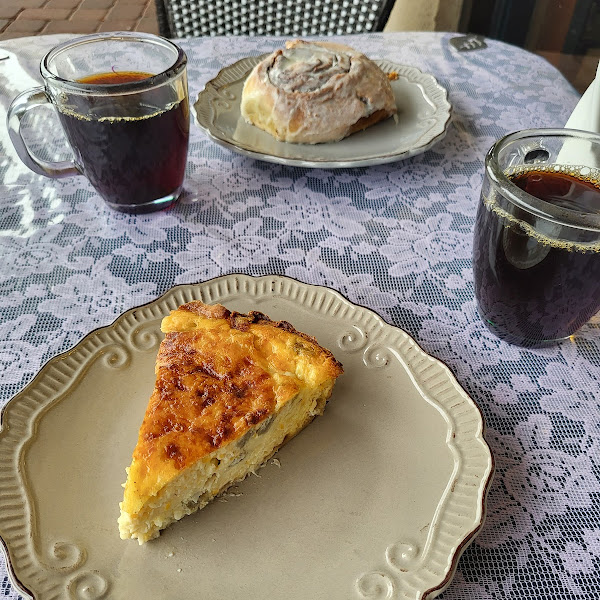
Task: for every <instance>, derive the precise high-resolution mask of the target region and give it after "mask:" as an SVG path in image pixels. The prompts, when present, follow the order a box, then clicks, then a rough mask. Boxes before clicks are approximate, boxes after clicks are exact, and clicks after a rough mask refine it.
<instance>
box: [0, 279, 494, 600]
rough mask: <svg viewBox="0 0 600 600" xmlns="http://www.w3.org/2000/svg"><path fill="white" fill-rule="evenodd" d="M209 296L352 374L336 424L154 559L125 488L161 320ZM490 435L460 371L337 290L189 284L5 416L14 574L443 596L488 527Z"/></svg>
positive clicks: (214, 590)
mask: <svg viewBox="0 0 600 600" xmlns="http://www.w3.org/2000/svg"><path fill="white" fill-rule="evenodd" d="M192 299H202V300H203V301H205V302H221V303H223V304H225V305H227V306H228V307H230V308H232V309H235V310H239V311H244V312H246V311H248V310H250V309H257V310H260V311H262V312H265V313H266V314H268V315H270V316H271V317H272V318H274V319H287V320H289V321H291V322H292V323H293V324H294V325H295V326H296V327H298V328H300V329H301V330H303V331H306V332H308V333H310V334H313V335H316V336H317V338H318V339H319V341H320V342H321V343H322V344H324V345H325V346H326V347H327V348H329V349H330V350H332V351H333V353H334V354H335V356H336V357H337V358H338V359H339V360H341V361H342V363H343V364H344V369H345V374H344V375H343V376H342V377H340V378H339V380H338V383H337V384H336V388H335V390H334V394H333V396H332V398H331V400H330V402H329V405H328V408H327V410H326V411H325V415H324V416H323V417H320V418H319V419H317V420H316V421H315V422H313V423H312V424H311V425H310V426H309V427H308V428H307V429H305V430H304V431H303V432H302V433H301V434H300V435H299V436H298V437H296V438H295V439H293V440H292V441H291V442H290V443H289V444H287V445H286V446H285V447H284V448H282V449H281V450H280V451H279V452H278V453H277V455H276V457H277V460H273V459H272V460H271V461H269V463H268V464H267V465H266V466H264V468H262V469H261V470H260V471H259V472H258V476H257V477H254V476H250V477H249V478H247V479H246V480H245V481H243V482H242V483H241V484H239V485H238V486H237V487H235V488H234V489H233V490H232V491H230V493H228V494H227V495H225V496H224V497H222V498H220V501H219V500H217V501H215V502H213V503H212V504H210V505H209V506H208V507H206V508H205V509H204V510H202V511H200V512H198V513H196V514H195V515H192V516H189V517H186V518H184V519H183V520H181V521H179V522H178V523H175V524H174V525H172V526H171V527H170V528H168V529H167V530H165V531H164V532H163V533H162V535H161V536H160V537H159V538H158V539H156V540H153V541H151V542H149V543H147V544H145V545H143V546H139V545H138V544H137V542H135V541H133V540H127V541H123V540H121V539H119V534H118V529H117V517H118V515H119V507H118V503H119V501H120V500H121V498H122V488H121V483H122V482H123V481H124V479H125V467H126V466H127V465H129V462H130V458H131V453H132V450H133V447H134V444H135V441H136V438H137V431H138V427H139V425H140V423H141V421H142V417H143V414H144V411H145V408H146V403H147V400H148V397H149V394H150V393H151V391H152V388H153V383H154V359H155V356H156V351H157V349H158V345H159V343H160V340H161V338H162V335H161V334H160V329H159V324H160V320H161V318H162V317H163V316H164V315H166V314H168V312H169V310H170V309H174V308H176V307H177V306H179V305H180V304H182V303H184V302H188V301H190V300H192ZM482 430H483V422H482V417H481V413H480V411H479V409H478V408H477V406H476V405H475V404H474V402H473V401H472V400H471V399H470V398H469V397H468V396H467V394H466V393H465V392H464V391H463V390H462V389H461V388H460V386H459V385H458V384H457V382H456V380H455V379H454V377H453V376H452V374H451V373H450V371H449V370H448V368H447V367H446V366H444V365H443V364H442V363H440V362H439V361H438V360H436V359H434V358H432V357H431V356H428V355H427V354H425V353H424V352H423V351H422V350H421V349H420V348H419V346H417V344H416V343H415V342H414V341H413V340H412V339H411V338H410V337H409V336H408V335H407V334H406V333H405V332H403V331H402V330H400V329H397V328H395V327H392V326H390V325H388V324H386V323H385V322H384V321H382V319H381V318H380V317H378V316H377V315H376V314H375V313H373V312H371V311H370V310H367V309H366V308H361V307H359V306H356V305H354V304H352V303H350V302H349V301H348V300H346V299H344V298H343V297H342V296H340V295H339V294H338V293H336V292H334V291H332V290H330V289H327V288H323V287H315V286H309V285H305V284H302V283H299V282H298V281H295V280H292V279H287V278H283V277H276V276H267V277H261V278H252V277H248V276H245V275H229V276H226V277H222V278H219V279H215V280H212V281H209V282H206V283H202V284H199V285H184V286H179V287H175V288H173V289H172V290H171V291H169V292H168V293H167V294H165V295H164V296H163V297H161V298H159V299H158V300H156V301H154V302H151V303H150V304H147V305H145V306H141V307H139V308H136V309H133V310H130V311H128V312H126V313H125V314H124V315H122V316H121V317H119V318H118V319H117V320H116V321H115V322H114V323H113V324H112V325H110V326H108V327H104V328H102V329H98V330H96V331H94V332H92V333H90V334H89V335H88V336H87V337H85V338H84V339H83V340H82V341H81V342H80V343H79V344H78V345H77V346H76V347H75V348H73V349H72V350H71V351H69V352H67V353H65V354H63V355H60V356H58V357H56V358H54V359H52V360H51V361H50V362H49V363H47V364H46V365H45V366H44V367H43V369H42V370H41V371H40V373H39V374H38V375H37V376H36V378H35V379H34V380H33V381H32V382H31V383H30V384H29V385H28V386H27V387H26V388H25V389H24V390H23V391H22V392H21V393H19V394H18V395H17V396H16V397H15V398H13V399H12V400H11V401H10V402H9V404H8V405H7V406H6V407H5V410H4V412H3V415H2V431H1V432H0V534H1V537H2V540H3V542H4V545H5V548H6V550H7V554H8V559H9V560H8V563H9V569H10V572H11V577H12V579H13V581H14V583H15V585H16V587H17V588H18V589H19V590H21V591H22V593H24V594H30V595H32V596H34V597H35V598H36V599H38V600H54V599H63V598H64V599H67V598H69V599H77V600H92V599H98V598H110V599H111V600H165V599H166V598H176V599H178V600H182V599H185V598H190V597H194V598H202V599H203V600H217V599H220V600H222V599H223V598H231V599H239V600H242V599H243V600H253V599H256V600H258V599H261V600H262V599H264V598H270V599H273V600H276V599H281V600H283V599H285V600H295V599H297V600H300V599H301V600H306V599H307V598H311V599H321V598H322V599H327V600H352V599H357V600H358V599H361V598H362V599H364V598H370V599H372V598H382V599H383V598H388V599H390V598H394V599H404V598H412V599H425V598H432V597H434V596H436V595H437V594H439V593H440V592H441V591H442V590H444V588H445V587H446V586H447V585H448V583H449V582H450V579H451V577H452V574H453V573H454V570H455V568H456V564H457V562H458V559H459V556H460V554H461V552H462V551H463V549H464V548H465V547H466V545H467V544H468V543H469V542H470V541H471V539H472V538H473V536H474V535H475V534H476V533H477V531H478V530H479V529H480V527H481V525H482V523H483V519H484V513H485V496H486V492H487V488H488V485H489V482H490V478H491V475H492V470H493V461H492V457H491V454H490V451H489V448H488V446H487V445H486V443H485V441H484V439H483V433H482ZM190 590H193V593H191V592H190Z"/></svg>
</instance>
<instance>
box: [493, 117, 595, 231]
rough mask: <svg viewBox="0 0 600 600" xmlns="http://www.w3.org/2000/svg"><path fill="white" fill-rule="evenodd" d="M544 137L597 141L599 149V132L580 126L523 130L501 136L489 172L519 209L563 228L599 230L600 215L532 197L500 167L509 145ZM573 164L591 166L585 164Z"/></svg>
mask: <svg viewBox="0 0 600 600" xmlns="http://www.w3.org/2000/svg"><path fill="white" fill-rule="evenodd" d="M545 137H564V138H570V139H573V140H580V141H585V142H596V143H597V144H598V147H599V148H600V135H598V134H596V133H591V132H589V131H582V130H579V129H524V130H522V131H515V132H513V133H509V134H508V135H505V136H504V137H503V138H500V139H499V140H498V141H497V142H495V143H494V145H493V146H492V147H491V148H490V150H489V151H488V153H487V154H486V157H485V172H486V174H487V175H488V177H489V178H490V180H491V181H492V182H493V183H494V184H495V185H496V186H497V187H499V188H500V187H501V188H502V192H501V193H502V195H503V196H504V197H505V198H506V199H507V200H509V201H510V202H512V203H513V204H515V205H517V206H518V207H519V208H522V209H523V210H525V211H527V212H529V213H533V214H535V215H536V216H538V217H541V218H543V219H546V220H548V221H552V222H553V223H556V224H558V225H562V226H564V227H573V228H576V229H585V230H588V231H593V232H598V233H600V214H594V213H590V212H583V211H577V210H572V209H569V208H564V207H559V206H556V205H555V204H552V203H550V202H546V201H545V200H541V199H540V198H537V197H535V196H532V195H531V194H528V193H527V192H525V191H524V190H522V189H521V188H520V187H519V186H517V185H516V184H514V183H513V182H512V181H511V180H510V179H509V177H508V176H507V175H506V173H505V172H504V171H503V170H502V169H501V167H500V164H499V155H500V152H501V151H502V150H503V149H504V148H505V147H506V146H507V145H509V144H510V143H512V142H515V141H519V140H526V139H532V140H533V139H538V140H539V138H545ZM574 166H581V167H586V168H591V167H587V166H586V165H574ZM594 168H596V167H594ZM597 169H598V170H599V175H600V165H598V167H597Z"/></svg>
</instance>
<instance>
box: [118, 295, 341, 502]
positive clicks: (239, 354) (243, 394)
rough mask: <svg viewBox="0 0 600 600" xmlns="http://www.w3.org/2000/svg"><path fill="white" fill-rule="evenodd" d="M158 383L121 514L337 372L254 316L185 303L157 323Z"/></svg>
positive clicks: (289, 334)
mask: <svg viewBox="0 0 600 600" xmlns="http://www.w3.org/2000/svg"><path fill="white" fill-rule="evenodd" d="M161 329H162V331H163V332H164V333H165V338H164V340H163V342H162V344H161V346H160V349H159V352H158V357H157V361H156V369H155V370H156V383H155V388H154V391H153V393H152V396H151V398H150V401H149V404H148V407H147V410H146V414H145V417H144V420H143V423H142V425H141V428H140V430H139V437H138V442H137V445H136V448H135V450H134V454H133V461H132V463H131V467H130V468H129V473H128V481H127V486H126V488H125V495H124V501H123V504H122V509H123V510H124V511H126V512H127V513H130V514H135V513H137V512H138V511H139V510H140V509H141V508H142V506H143V505H144V503H145V502H146V500H147V499H148V498H150V497H152V496H155V495H156V494H158V492H159V491H160V490H161V489H162V488H163V487H164V486H165V484H166V483H168V482H169V481H170V480H172V479H174V478H176V477H177V475H178V474H179V473H180V472H181V471H182V470H183V469H185V468H186V467H188V466H190V465H191V464H193V463H196V462H197V461H199V460H201V459H202V458H203V457H206V456H207V455H209V454H211V453H213V452H214V451H215V450H217V449H219V448H221V447H222V446H224V445H226V444H228V443H230V442H232V441H233V440H236V439H238V438H241V437H242V436H243V435H244V433H246V432H247V431H248V430H249V429H250V428H253V427H254V426H256V425H257V424H259V423H261V422H262V421H264V420H265V419H267V418H268V417H269V416H270V415H272V414H273V413H274V412H276V411H277V410H279V409H280V408H281V406H282V405H284V404H285V403H287V402H288V401H289V400H290V399H292V398H294V397H295V396H296V395H297V394H298V393H299V392H300V391H301V390H302V388H304V387H307V386H308V387H317V388H318V387H319V385H320V384H321V382H326V381H329V380H331V379H332V378H333V379H334V380H335V378H336V377H337V376H338V375H340V374H341V373H342V366H341V364H340V363H339V362H338V361H337V360H336V359H335V358H334V356H333V355H332V354H331V352H329V351H328V350H326V349H324V348H322V347H321V346H319V344H318V343H317V341H316V340H315V339H314V338H312V337H310V336H308V335H306V334H303V333H300V332H298V331H296V330H295V329H294V328H293V327H292V326H291V325H290V324H289V323H286V322H283V321H282V322H274V321H272V320H270V319H269V318H268V317H267V316H265V315H263V314H262V313H260V312H250V313H248V314H240V313H237V312H230V311H229V310H227V309H226V308H224V307H223V306H220V305H213V306H209V305H206V304H203V303H202V302H199V301H194V302H190V303H188V304H184V305H183V306H181V307H179V309H178V310H175V311H172V312H171V314H170V315H169V316H167V317H165V318H164V319H163V321H162V326H161Z"/></svg>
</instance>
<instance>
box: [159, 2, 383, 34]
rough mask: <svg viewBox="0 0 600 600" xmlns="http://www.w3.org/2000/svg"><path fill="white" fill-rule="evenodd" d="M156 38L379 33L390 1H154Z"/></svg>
mask: <svg viewBox="0 0 600 600" xmlns="http://www.w3.org/2000/svg"><path fill="white" fill-rule="evenodd" d="M155 2H156V9H157V16H158V24H159V29H160V34H161V35H162V36H164V37H168V38H185V37H195V36H208V35H281V36H308V35H319V36H329V35H342V34H349V33H368V32H372V31H382V30H383V28H384V26H385V24H386V22H387V20H388V17H389V16H390V12H391V10H392V7H393V5H394V0H155Z"/></svg>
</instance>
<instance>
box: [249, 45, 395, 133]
mask: <svg viewBox="0 0 600 600" xmlns="http://www.w3.org/2000/svg"><path fill="white" fill-rule="evenodd" d="M241 113H242V116H243V117H244V119H246V121H247V122H249V123H251V124H253V125H256V126H257V127H260V128H261V129H263V130H265V131H267V132H268V133H270V134H271V135H273V136H274V137H275V138H277V139H278V140H280V141H284V142H296V143H306V144H317V143H321V142H334V141H337V140H341V139H342V138H344V137H346V136H348V135H350V134H352V133H354V132H355V131H360V130H361V129H365V128H366V127H369V126H370V125H373V124H374V123H376V122H378V121H381V120H382V119H385V118H387V117H389V116H390V115H393V114H395V113H396V103H395V100H394V94H393V92H392V88H391V85H390V82H389V80H388V78H387V76H386V75H385V73H383V71H381V69H380V68H379V67H378V66H377V65H376V64H375V63H374V62H372V61H371V60H369V59H368V58H367V57H366V56H365V55H364V54H361V53H360V52H357V51H356V50H353V49H352V48H349V47H348V46H343V45H341V44H335V43H330V42H314V43H311V42H303V41H300V40H297V41H294V42H287V43H286V48H285V49H284V50H277V51H276V52H274V53H273V54H271V55H269V56H268V57H267V58H265V59H264V60H262V61H261V62H260V63H259V64H257V65H256V66H255V67H254V69H253V70H252V72H251V73H250V75H249V76H248V78H247V79H246V82H245V84H244V89H243V92H242V101H241Z"/></svg>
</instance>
